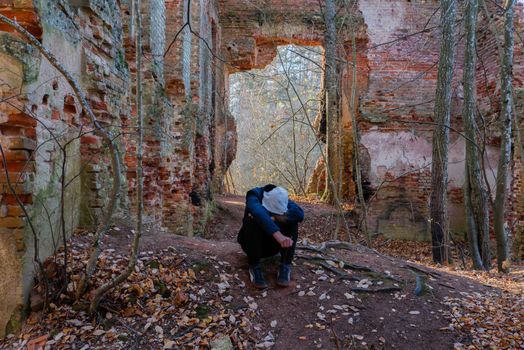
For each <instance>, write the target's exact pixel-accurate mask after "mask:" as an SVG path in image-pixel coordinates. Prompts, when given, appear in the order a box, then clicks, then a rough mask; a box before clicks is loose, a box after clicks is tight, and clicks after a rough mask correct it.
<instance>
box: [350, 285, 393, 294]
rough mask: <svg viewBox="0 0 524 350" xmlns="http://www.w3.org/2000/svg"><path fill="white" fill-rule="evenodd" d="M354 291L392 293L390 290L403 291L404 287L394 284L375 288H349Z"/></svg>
mask: <svg viewBox="0 0 524 350" xmlns="http://www.w3.org/2000/svg"><path fill="white" fill-rule="evenodd" d="M349 290H351V291H352V292H357V293H390V292H398V291H401V290H402V288H400V287H396V286H392V287H384V288H375V289H369V288H358V287H355V288H349Z"/></svg>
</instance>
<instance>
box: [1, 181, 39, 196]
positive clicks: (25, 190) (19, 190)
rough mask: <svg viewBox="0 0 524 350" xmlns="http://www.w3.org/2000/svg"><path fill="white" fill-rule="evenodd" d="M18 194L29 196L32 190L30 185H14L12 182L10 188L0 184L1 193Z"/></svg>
mask: <svg viewBox="0 0 524 350" xmlns="http://www.w3.org/2000/svg"><path fill="white" fill-rule="evenodd" d="M13 190H14V192H15V193H16V194H17V195H19V194H30V193H31V192H32V190H33V187H32V185H31V184H30V183H16V182H13V183H12V184H11V186H9V185H8V184H7V183H0V191H1V192H2V193H13Z"/></svg>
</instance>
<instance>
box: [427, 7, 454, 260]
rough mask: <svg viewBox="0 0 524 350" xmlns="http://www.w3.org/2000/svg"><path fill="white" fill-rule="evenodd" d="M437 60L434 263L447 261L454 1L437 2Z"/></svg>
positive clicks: (432, 207)
mask: <svg viewBox="0 0 524 350" xmlns="http://www.w3.org/2000/svg"><path fill="white" fill-rule="evenodd" d="M440 4H441V5H440V11H441V14H440V26H441V31H442V36H441V43H440V60H439V67H438V77H437V91H436V96H435V116H434V120H435V129H434V132H433V161H432V168H431V170H432V172H431V189H432V192H431V198H430V218H431V241H432V252H433V261H435V262H436V263H440V264H446V263H447V262H448V238H447V236H448V220H447V182H448V146H449V126H450V115H451V83H452V80H453V64H454V61H455V48H454V47H455V29H454V24H455V17H456V2H455V0H441V1H440Z"/></svg>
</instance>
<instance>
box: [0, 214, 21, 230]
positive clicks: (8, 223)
mask: <svg viewBox="0 0 524 350" xmlns="http://www.w3.org/2000/svg"><path fill="white" fill-rule="evenodd" d="M24 226H25V221H24V219H23V218H21V217H17V216H14V217H5V218H0V227H4V228H22V227H24Z"/></svg>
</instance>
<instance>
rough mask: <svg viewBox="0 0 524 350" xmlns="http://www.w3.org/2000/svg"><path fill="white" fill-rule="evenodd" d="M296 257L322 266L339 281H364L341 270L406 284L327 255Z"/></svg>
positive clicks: (298, 255)
mask: <svg viewBox="0 0 524 350" xmlns="http://www.w3.org/2000/svg"><path fill="white" fill-rule="evenodd" d="M296 257H297V258H299V259H304V260H309V261H313V262H315V263H316V264H318V265H320V266H322V267H323V268H325V269H326V270H328V271H330V272H332V273H334V274H335V275H336V276H337V277H338V279H339V280H341V279H349V280H355V281H360V280H362V278H360V277H358V276H351V275H348V273H347V272H346V271H344V270H341V269H350V270H353V271H359V272H364V273H365V274H367V275H369V276H371V277H373V278H376V279H381V280H390V281H394V282H396V283H404V281H403V280H401V279H398V278H396V277H393V276H390V275H386V274H383V273H381V272H379V271H376V270H373V269H372V268H370V267H367V266H362V265H356V264H350V263H348V262H346V261H344V260H341V259H339V258H336V257H334V256H325V255H320V254H317V255H305V254H297V255H296ZM330 261H331V262H333V263H335V264H337V265H338V266H340V268H341V269H337V268H336V267H335V266H333V265H332V264H330V263H329V262H330Z"/></svg>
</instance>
